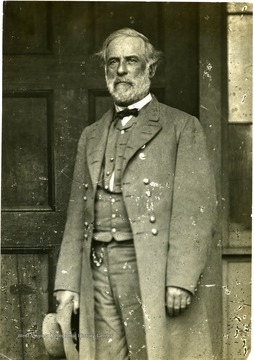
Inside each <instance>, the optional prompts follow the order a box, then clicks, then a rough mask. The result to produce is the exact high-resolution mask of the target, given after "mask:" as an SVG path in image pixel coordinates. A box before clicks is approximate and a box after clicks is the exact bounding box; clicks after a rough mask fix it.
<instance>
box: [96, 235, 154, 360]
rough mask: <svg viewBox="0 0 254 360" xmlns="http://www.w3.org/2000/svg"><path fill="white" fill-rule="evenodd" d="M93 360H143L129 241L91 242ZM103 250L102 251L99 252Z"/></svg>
mask: <svg viewBox="0 0 254 360" xmlns="http://www.w3.org/2000/svg"><path fill="white" fill-rule="evenodd" d="M93 247H94V249H95V254H96V255H97V256H98V259H99V258H100V255H101V254H102V253H103V260H102V263H101V265H100V266H96V265H95V264H94V263H93V261H92V269H93V279H94V293H95V332H96V360H128V359H131V360H145V359H147V354H146V342H145V331H144V322H143V311H142V307H141V297H140V290H139V278H138V270H137V262H136V254H135V249H134V245H133V242H132V241H123V242H117V241H114V240H112V241H111V242H110V243H105V244H103V243H99V242H93ZM102 248H103V250H102Z"/></svg>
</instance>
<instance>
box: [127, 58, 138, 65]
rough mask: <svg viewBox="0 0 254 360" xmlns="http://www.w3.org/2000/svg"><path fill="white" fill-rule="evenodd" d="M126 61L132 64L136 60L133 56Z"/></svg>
mask: <svg viewBox="0 0 254 360" xmlns="http://www.w3.org/2000/svg"><path fill="white" fill-rule="evenodd" d="M128 62H129V63H130V64H134V63H136V62H137V60H136V59H135V58H130V59H128Z"/></svg>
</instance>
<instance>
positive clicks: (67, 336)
mask: <svg viewBox="0 0 254 360" xmlns="http://www.w3.org/2000/svg"><path fill="white" fill-rule="evenodd" d="M77 316H78V315H74V314H73V303H72V302H70V303H68V304H66V305H65V306H64V307H63V308H62V309H61V310H59V311H58V312H57V313H52V314H47V315H46V316H45V318H44V320H43V324H42V334H43V340H44V345H45V348H46V350H47V352H48V354H49V355H50V356H52V357H53V358H56V359H61V358H66V359H67V360H78V350H77V343H78V326H77Z"/></svg>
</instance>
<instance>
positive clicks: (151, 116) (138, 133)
mask: <svg viewBox="0 0 254 360" xmlns="http://www.w3.org/2000/svg"><path fill="white" fill-rule="evenodd" d="M158 120H159V103H158V101H157V100H156V99H153V100H152V101H151V103H150V104H149V105H148V106H147V107H145V108H144V109H142V110H141V111H140V114H139V116H138V121H137V124H136V125H135V128H134V131H132V133H131V136H130V138H129V140H128V144H127V146H126V150H125V153H124V158H123V164H122V174H123V173H124V170H125V169H126V166H127V164H128V162H129V160H130V159H131V158H132V156H133V155H134V154H135V153H136V152H137V151H138V150H140V149H141V148H142V146H144V145H146V144H147V143H148V142H149V141H150V140H151V139H152V138H153V137H154V136H155V135H156V134H157V133H158V132H159V131H160V130H161V128H162V126H161V124H160V123H159V122H158Z"/></svg>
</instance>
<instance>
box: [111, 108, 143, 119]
mask: <svg viewBox="0 0 254 360" xmlns="http://www.w3.org/2000/svg"><path fill="white" fill-rule="evenodd" d="M131 115H132V116H138V109H136V108H135V109H128V108H126V109H124V110H122V111H118V112H116V113H115V116H114V119H123V118H124V117H125V116H131Z"/></svg>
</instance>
